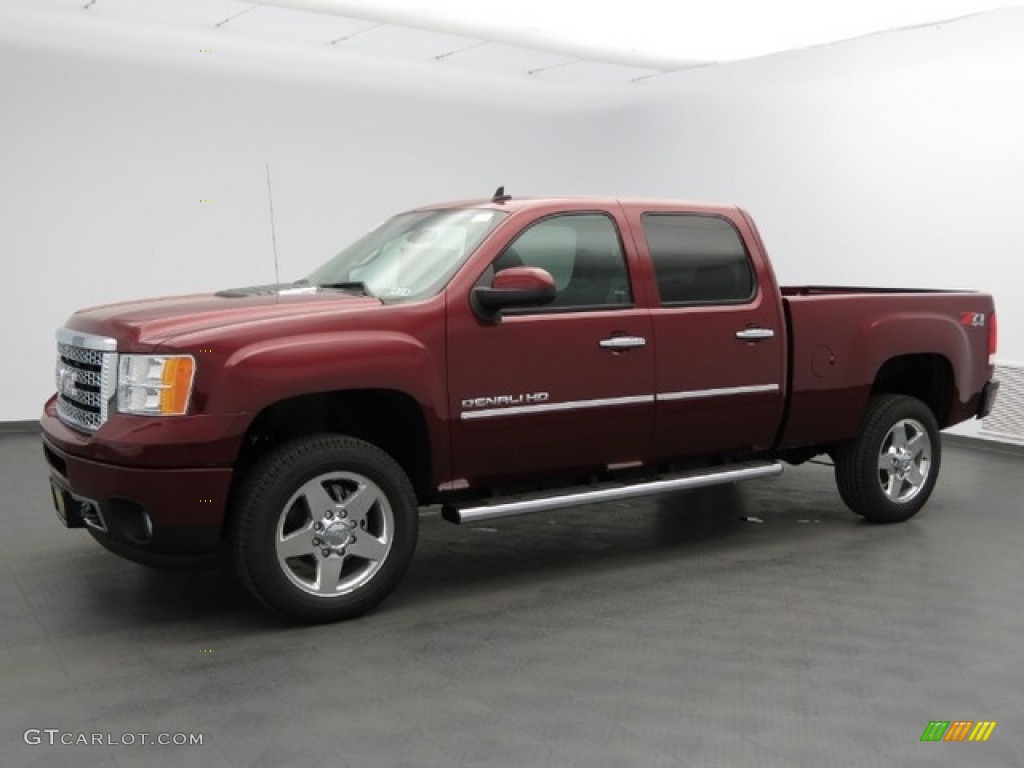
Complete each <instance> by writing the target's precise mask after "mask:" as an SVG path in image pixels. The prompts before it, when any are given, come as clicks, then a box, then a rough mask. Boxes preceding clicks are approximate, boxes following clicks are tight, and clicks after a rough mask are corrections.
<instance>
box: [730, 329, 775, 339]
mask: <svg viewBox="0 0 1024 768" xmlns="http://www.w3.org/2000/svg"><path fill="white" fill-rule="evenodd" d="M736 338H737V339H742V340H743V341H761V340H762V339H774V338H775V331H773V330H772V329H771V328H744V329H743V330H742V331H736Z"/></svg>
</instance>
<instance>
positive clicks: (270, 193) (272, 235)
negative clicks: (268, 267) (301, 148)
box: [263, 160, 281, 285]
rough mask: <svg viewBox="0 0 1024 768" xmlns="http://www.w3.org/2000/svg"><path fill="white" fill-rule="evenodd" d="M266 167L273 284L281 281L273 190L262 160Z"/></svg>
mask: <svg viewBox="0 0 1024 768" xmlns="http://www.w3.org/2000/svg"><path fill="white" fill-rule="evenodd" d="M263 165H264V167H265V168H266V169H267V201H268V202H269V203H270V244H271V245H272V246H273V247H274V284H275V285H277V284H279V283H280V282H281V269H280V267H278V263H277V227H276V226H274V190H273V189H272V188H271V186H270V163H268V162H267V161H266V160H264V161H263Z"/></svg>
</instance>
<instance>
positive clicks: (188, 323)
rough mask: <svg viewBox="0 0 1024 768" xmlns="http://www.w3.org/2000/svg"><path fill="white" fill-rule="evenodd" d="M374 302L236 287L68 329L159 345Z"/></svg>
mask: <svg viewBox="0 0 1024 768" xmlns="http://www.w3.org/2000/svg"><path fill="white" fill-rule="evenodd" d="M381 303H382V302H381V301H380V299H377V298H374V297H371V296H363V295H359V294H357V293H353V292H348V291H340V290H331V289H319V288H313V287H302V288H298V287H295V286H293V285H291V284H284V285H272V286H270V285H268V286H254V287H252V288H238V289H232V290H229V291H222V292H220V293H203V294H192V295H188V296H168V297H164V298H158V299H144V300H141V301H126V302H120V303H117V304H104V305H102V306H99V307H91V308H89V309H83V310H81V311H79V312H76V313H75V314H74V315H72V317H71V319H70V320H69V321H68V327H70V328H74V329H75V330H80V331H85V332H86V333H94V334H97V335H100V336H111V337H113V338H115V339H117V340H118V342H119V346H125V345H127V346H129V347H133V346H140V347H146V346H149V345H156V344H160V343H161V342H164V341H168V340H169V339H172V338H174V337H176V336H182V335H185V334H196V333H200V334H201V333H202V332H204V331H211V330H214V329H218V330H219V329H223V328H225V327H226V326H242V325H245V324H251V323H259V322H265V321H268V320H274V319H284V318H296V317H309V316H312V315H328V314H338V313H347V312H351V311H353V310H359V309H366V308H370V307H379V306H380V305H381Z"/></svg>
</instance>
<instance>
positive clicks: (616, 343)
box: [597, 336, 647, 349]
mask: <svg viewBox="0 0 1024 768" xmlns="http://www.w3.org/2000/svg"><path fill="white" fill-rule="evenodd" d="M597 343H598V344H600V345H601V346H602V347H603V348H604V349H634V348H636V347H645V346H647V339H645V338H644V337H643V336H612V337H611V338H610V339H601V340H600V341H599V342H597Z"/></svg>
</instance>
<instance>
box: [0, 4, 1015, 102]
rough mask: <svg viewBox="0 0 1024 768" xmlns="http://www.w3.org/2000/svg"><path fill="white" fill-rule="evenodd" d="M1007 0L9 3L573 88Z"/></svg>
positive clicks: (923, 21) (931, 20) (141, 26)
mask: <svg viewBox="0 0 1024 768" xmlns="http://www.w3.org/2000/svg"><path fill="white" fill-rule="evenodd" d="M1020 4H1021V3H1020V2H1012V1H1010V2H1007V1H1001V0H857V1H856V2H847V3H845V4H838V3H832V2H830V3H824V2H821V0H772V2H771V3H766V2H763V1H759V0H714V2H708V0H630V2H629V3H620V4H606V5H598V4H597V3H594V2H592V0H591V2H581V1H580V0H508V1H507V2H505V3H501V2H482V1H481V0H432V2H429V3H428V2H427V0H262V1H261V2H256V1H254V0H0V5H8V6H10V5H13V6H18V7H20V8H22V9H26V8H31V9H32V11H33V12H43V13H49V14H64V15H67V16H72V15H74V16H76V17H78V18H83V16H82V14H86V13H88V14H89V17H88V18H89V19H90V20H95V21H97V22H101V23H102V22H110V23H115V24H122V25H124V24H131V25H133V28H134V29H135V30H137V31H139V30H141V31H143V32H144V30H145V28H146V27H147V26H154V25H156V26H160V27H165V28H178V29H196V30H199V29H202V30H206V31H207V32H210V31H216V33H217V34H224V35H230V36H232V37H234V38H236V39H237V38H248V39H252V40H253V41H268V42H273V43H275V44H290V45H298V46H306V47H314V48H320V49H322V50H325V49H326V50H329V49H330V48H331V47H335V48H338V49H343V50H346V51H350V52H353V53H359V54H365V55H370V56H375V57H385V58H389V59H403V60H418V61H423V62H432V61H433V62H437V63H438V64H442V65H445V66H451V67H456V68H459V69H469V70H473V71H476V72H481V73H485V74H496V75H504V76H515V77H521V78H522V77H531V78H535V79H538V80H546V81H552V82H559V83H567V84H572V85H598V86H604V85H611V84H628V83H632V82H637V81H640V80H646V79H649V78H653V77H657V76H659V75H662V74H665V73H667V72H673V71H678V70H680V69H685V68H688V67H693V66H706V65H709V64H714V63H718V62H723V61H734V60H739V59H744V58H751V57H756V56H763V55H770V54H772V53H777V52H780V51H784V50H791V49H794V48H804V47H810V46H816V45H824V44H829V43H834V42H837V41H841V40H847V39H850V38H855V37H859V36H864V35H868V34H874V33H878V32H885V31H890V30H894V29H901V28H906V27H911V26H922V25H932V24H937V23H941V22H943V21H948V20H951V19H955V18H960V17H963V16H965V15H972V14H976V13H984V12H987V11H991V10H994V9H996V8H1000V7H1008V6H1015V5H1020Z"/></svg>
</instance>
